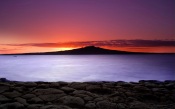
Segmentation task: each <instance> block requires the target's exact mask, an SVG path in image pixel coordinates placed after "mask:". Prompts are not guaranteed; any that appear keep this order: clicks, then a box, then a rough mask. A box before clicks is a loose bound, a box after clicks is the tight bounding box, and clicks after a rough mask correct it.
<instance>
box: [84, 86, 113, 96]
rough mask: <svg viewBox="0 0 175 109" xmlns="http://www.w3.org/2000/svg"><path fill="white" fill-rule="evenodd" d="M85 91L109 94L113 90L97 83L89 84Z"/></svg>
mask: <svg viewBox="0 0 175 109" xmlns="http://www.w3.org/2000/svg"><path fill="white" fill-rule="evenodd" d="M86 90H87V91H90V92H93V93H97V94H111V93H113V90H112V89H110V88H106V87H101V86H99V85H89V86H87V87H86Z"/></svg>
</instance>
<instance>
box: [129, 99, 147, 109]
mask: <svg viewBox="0 0 175 109" xmlns="http://www.w3.org/2000/svg"><path fill="white" fill-rule="evenodd" d="M130 109H150V108H149V106H148V105H147V104H145V103H142V102H139V101H134V102H132V103H130Z"/></svg>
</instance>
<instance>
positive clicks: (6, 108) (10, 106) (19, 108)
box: [0, 102, 24, 109]
mask: <svg viewBox="0 0 175 109" xmlns="http://www.w3.org/2000/svg"><path fill="white" fill-rule="evenodd" d="M0 109H24V105H23V104H21V103H18V102H14V103H6V104H1V105H0Z"/></svg>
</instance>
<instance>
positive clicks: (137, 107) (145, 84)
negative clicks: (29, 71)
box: [0, 81, 175, 109]
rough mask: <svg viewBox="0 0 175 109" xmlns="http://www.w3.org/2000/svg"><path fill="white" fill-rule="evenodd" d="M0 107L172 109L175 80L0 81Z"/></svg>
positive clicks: (173, 107) (13, 108)
mask: <svg viewBox="0 0 175 109" xmlns="http://www.w3.org/2000/svg"><path fill="white" fill-rule="evenodd" d="M0 109H175V81H164V82H159V81H139V82H138V83H136V82H122V81H119V82H84V83H78V82H71V83H67V82H10V81H0Z"/></svg>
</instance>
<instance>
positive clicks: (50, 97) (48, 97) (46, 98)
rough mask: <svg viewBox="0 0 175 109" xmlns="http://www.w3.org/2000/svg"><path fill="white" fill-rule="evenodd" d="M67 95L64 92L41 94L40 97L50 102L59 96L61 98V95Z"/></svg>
mask: <svg viewBox="0 0 175 109" xmlns="http://www.w3.org/2000/svg"><path fill="white" fill-rule="evenodd" d="M65 95H66V94H64V93H63V94H49V95H40V96H39V98H41V99H42V100H44V101H47V102H49V101H54V100H56V99H58V98H61V97H63V96H65Z"/></svg>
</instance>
